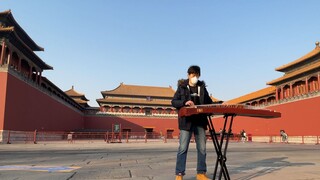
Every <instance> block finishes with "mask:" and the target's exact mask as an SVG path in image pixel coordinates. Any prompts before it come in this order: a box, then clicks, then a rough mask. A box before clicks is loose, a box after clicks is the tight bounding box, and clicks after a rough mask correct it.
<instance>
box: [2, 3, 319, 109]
mask: <svg viewBox="0 0 320 180" xmlns="http://www.w3.org/2000/svg"><path fill="white" fill-rule="evenodd" d="M319 7H320V1H318V0H307V1H302V0H299V1H298V0H234V1H231V0H230V1H227V0H226V1H218V0H202V1H195V0H113V1H111V0H81V1H79V0H68V1H66V0H54V1H44V0H28V1H26V0H15V1H12V0H1V1H0V11H4V10H8V9H11V11H12V13H13V16H14V17H15V19H16V21H17V22H18V23H19V24H20V25H21V27H22V28H23V29H24V30H25V31H26V32H27V33H28V34H29V36H30V37H31V38H33V40H34V41H35V42H36V43H37V44H38V45H40V46H41V47H44V48H45V51H44V52H37V55H38V56H39V57H40V58H41V59H42V60H43V61H45V62H46V63H47V64H49V65H51V66H53V68H54V70H48V71H45V72H43V75H44V76H46V77H47V78H48V79H49V80H51V81H52V82H53V83H55V84H56V85H57V86H58V87H59V88H61V89H62V90H63V91H66V90H68V89H70V88H71V86H72V85H74V87H75V90H77V91H78V92H80V93H84V94H85V95H86V97H87V98H88V99H90V102H89V104H90V105H91V106H98V105H97V103H96V99H99V98H102V95H101V93H100V92H101V91H104V90H112V89H114V88H116V87H118V86H119V85H120V83H121V82H123V83H124V84H132V85H146V86H162V87H168V86H172V87H173V89H176V84H177V80H178V79H180V78H186V76H187V73H186V71H187V68H188V67H189V66H190V65H194V64H196V65H199V66H200V67H201V71H202V72H201V73H202V76H201V77H200V79H201V80H204V81H205V82H206V84H207V88H208V91H209V93H210V94H212V95H213V96H214V97H216V98H218V99H221V100H230V99H233V98H236V97H239V96H242V95H244V94H247V93H250V92H253V91H256V90H259V89H261V88H264V87H267V85H266V83H267V82H269V81H271V80H273V79H276V78H278V77H280V76H282V75H283V74H282V73H280V72H276V71H275V70H274V69H275V68H276V67H279V66H281V65H283V64H287V63H289V62H291V61H294V60H296V59H298V58H299V57H301V56H303V55H305V54H306V53H308V52H309V51H311V50H312V49H314V47H315V42H316V41H320V23H319V22H318V19H319V17H320V11H319Z"/></svg>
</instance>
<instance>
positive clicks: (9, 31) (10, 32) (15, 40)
mask: <svg viewBox="0 0 320 180" xmlns="http://www.w3.org/2000/svg"><path fill="white" fill-rule="evenodd" d="M0 35H1V36H4V37H7V38H8V39H9V40H10V42H11V43H12V44H14V45H15V46H19V47H21V48H20V50H21V51H23V52H24V53H25V55H26V56H28V57H29V58H30V60H33V61H34V63H35V64H37V65H38V66H39V67H40V68H41V69H43V70H50V69H53V67H52V66H50V65H48V64H46V63H45V62H44V61H42V60H41V59H40V58H39V56H37V55H36V54H35V53H34V52H33V50H32V49H30V47H29V46H28V45H26V44H25V43H24V41H22V40H21V39H20V37H19V36H18V35H17V33H16V31H15V28H14V27H8V28H4V29H3V30H1V29H0Z"/></svg>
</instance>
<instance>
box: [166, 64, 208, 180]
mask: <svg viewBox="0 0 320 180" xmlns="http://www.w3.org/2000/svg"><path fill="white" fill-rule="evenodd" d="M199 77H200V67H199V66H190V67H189V69H188V79H185V80H180V81H179V82H178V88H177V91H176V92H175V94H174V97H173V99H172V101H171V103H172V106H173V107H175V108H177V109H178V110H179V109H180V108H182V107H184V106H191V107H192V106H195V105H201V104H211V103H213V102H212V100H211V98H210V96H209V94H208V91H207V89H206V85H205V83H204V82H203V81H199ZM178 122H179V129H180V140H179V149H178V153H177V161H176V170H175V173H176V180H182V179H183V175H185V169H186V161H187V153H188V148H189V143H190V139H191V136H192V134H194V137H195V140H196V147H197V180H207V179H208V178H207V176H206V172H207V165H206V154H207V153H206V130H207V125H208V120H207V116H206V115H203V114H196V115H192V116H184V117H180V116H179V117H178Z"/></svg>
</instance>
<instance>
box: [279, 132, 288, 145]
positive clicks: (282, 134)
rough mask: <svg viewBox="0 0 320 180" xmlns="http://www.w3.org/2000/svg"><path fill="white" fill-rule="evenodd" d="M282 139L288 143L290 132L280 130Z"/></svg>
mask: <svg viewBox="0 0 320 180" xmlns="http://www.w3.org/2000/svg"><path fill="white" fill-rule="evenodd" d="M280 136H281V141H282V142H284V143H288V134H287V133H286V132H285V131H284V130H280Z"/></svg>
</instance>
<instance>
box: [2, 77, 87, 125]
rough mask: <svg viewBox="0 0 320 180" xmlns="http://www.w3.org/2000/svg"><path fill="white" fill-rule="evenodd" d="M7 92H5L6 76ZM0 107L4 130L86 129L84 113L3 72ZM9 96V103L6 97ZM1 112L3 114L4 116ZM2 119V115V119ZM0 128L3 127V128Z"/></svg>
mask: <svg viewBox="0 0 320 180" xmlns="http://www.w3.org/2000/svg"><path fill="white" fill-rule="evenodd" d="M5 76H8V80H7V89H6V90H5V88H2V87H5V84H4V83H3V82H6V80H5V79H6V77H5ZM0 80H1V85H0V87H1V94H0V100H1V101H0V103H1V104H0V105H1V108H2V107H5V113H4V118H1V119H0V122H3V121H4V122H3V127H2V128H1V129H4V130H22V131H33V130H35V129H37V130H43V131H65V130H67V131H69V130H74V129H82V128H83V127H84V117H83V113H82V112H80V111H78V110H75V109H72V108H71V107H69V106H67V105H66V104H63V103H61V102H59V101H57V100H56V99H54V98H52V97H51V96H49V95H47V94H45V93H43V92H41V91H40V90H38V89H36V88H34V87H32V86H31V85H29V84H27V83H25V82H24V81H21V80H20V79H17V78H16V77H14V76H12V75H10V74H7V73H1V76H0ZM5 94H6V101H5V103H4V100H3V99H4V97H3V96H5ZM4 104H5V106H4ZM2 114H3V113H1V109H0V115H2ZM0 117H1V116H0ZM0 127H1V126H0Z"/></svg>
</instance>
